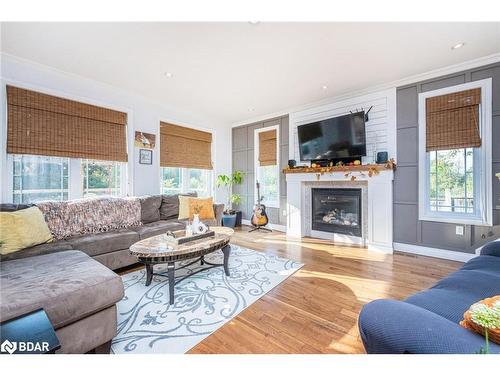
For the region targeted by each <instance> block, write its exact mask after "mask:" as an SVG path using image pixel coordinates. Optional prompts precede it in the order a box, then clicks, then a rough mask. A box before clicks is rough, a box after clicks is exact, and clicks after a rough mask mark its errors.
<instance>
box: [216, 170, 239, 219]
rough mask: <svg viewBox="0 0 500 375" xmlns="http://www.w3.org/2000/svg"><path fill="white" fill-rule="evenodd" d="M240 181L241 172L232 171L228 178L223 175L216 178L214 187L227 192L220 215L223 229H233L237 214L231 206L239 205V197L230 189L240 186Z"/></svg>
mask: <svg viewBox="0 0 500 375" xmlns="http://www.w3.org/2000/svg"><path fill="white" fill-rule="evenodd" d="M242 181H243V172H241V171H234V172H233V173H232V174H231V175H230V176H228V175H225V174H221V175H218V176H217V181H216V183H215V184H216V186H217V187H218V188H223V189H225V190H226V192H227V204H226V205H225V207H224V212H223V214H222V225H223V226H225V227H230V228H234V227H235V226H236V217H237V212H236V211H235V210H234V209H233V205H236V204H239V203H241V195H239V194H232V187H233V185H239V184H241V183H242Z"/></svg>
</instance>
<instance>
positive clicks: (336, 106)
mask: <svg viewBox="0 0 500 375" xmlns="http://www.w3.org/2000/svg"><path fill="white" fill-rule="evenodd" d="M371 106H373V108H372V109H371V110H370V112H369V114H368V117H369V121H368V122H367V123H366V157H363V163H374V162H375V160H374V153H375V152H379V151H387V152H388V153H389V158H394V159H396V89H395V88H391V89H387V90H382V91H377V92H373V93H370V94H365V95H355V96H352V97H350V98H347V99H342V100H338V101H336V100H334V99H332V101H331V102H330V103H323V104H321V105H318V106H311V107H310V108H308V109H303V110H297V111H291V112H290V132H289V137H290V139H289V144H290V148H289V156H290V159H295V160H297V161H299V160H300V154H299V145H298V137H297V126H298V125H302V124H307V123H311V122H314V121H320V120H324V119H327V118H331V117H336V116H342V115H345V114H348V113H349V112H350V111H352V112H355V111H356V109H357V110H365V111H368V109H369V108H370V107H371Z"/></svg>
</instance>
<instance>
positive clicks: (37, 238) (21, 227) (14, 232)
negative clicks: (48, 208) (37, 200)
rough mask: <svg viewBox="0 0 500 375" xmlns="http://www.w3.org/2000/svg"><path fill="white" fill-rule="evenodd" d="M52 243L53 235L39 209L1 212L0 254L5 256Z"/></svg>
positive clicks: (31, 208)
mask: <svg viewBox="0 0 500 375" xmlns="http://www.w3.org/2000/svg"><path fill="white" fill-rule="evenodd" d="M50 241H52V234H51V233H50V230H49V227H48V226H47V223H46V222H45V219H44V217H43V214H42V211H40V209H39V208H38V207H30V208H26V209H24V210H19V211H15V212H0V254H2V255H5V254H9V253H13V252H15V251H19V250H22V249H25V248H27V247H31V246H35V245H40V244H42V243H47V242H50Z"/></svg>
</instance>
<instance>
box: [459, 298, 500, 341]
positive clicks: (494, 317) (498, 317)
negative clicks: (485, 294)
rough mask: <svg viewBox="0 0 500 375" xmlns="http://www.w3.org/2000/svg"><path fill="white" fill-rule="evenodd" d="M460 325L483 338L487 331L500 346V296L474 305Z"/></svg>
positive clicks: (489, 336)
mask: <svg viewBox="0 0 500 375" xmlns="http://www.w3.org/2000/svg"><path fill="white" fill-rule="evenodd" d="M460 325H461V326H462V327H464V328H467V329H469V330H471V331H473V332H476V333H479V334H480V335H483V336H485V331H486V330H487V331H488V338H489V339H490V340H491V341H493V342H494V343H497V344H500V296H494V297H491V298H485V299H483V300H481V301H479V302H476V303H475V304H473V305H472V306H471V307H470V308H469V310H467V311H466V312H465V313H464V320H462V321H461V322H460Z"/></svg>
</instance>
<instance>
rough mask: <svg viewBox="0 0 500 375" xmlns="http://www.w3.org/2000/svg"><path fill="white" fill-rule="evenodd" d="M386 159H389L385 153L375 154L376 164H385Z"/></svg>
mask: <svg viewBox="0 0 500 375" xmlns="http://www.w3.org/2000/svg"><path fill="white" fill-rule="evenodd" d="M388 159H389V154H388V153H387V151H380V152H377V160H376V163H377V164H385V163H387V161H388Z"/></svg>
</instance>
